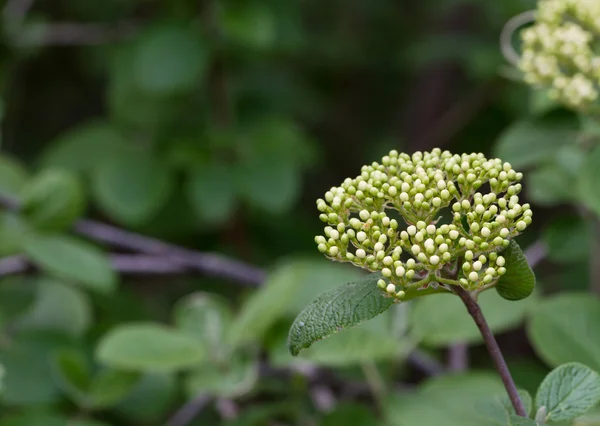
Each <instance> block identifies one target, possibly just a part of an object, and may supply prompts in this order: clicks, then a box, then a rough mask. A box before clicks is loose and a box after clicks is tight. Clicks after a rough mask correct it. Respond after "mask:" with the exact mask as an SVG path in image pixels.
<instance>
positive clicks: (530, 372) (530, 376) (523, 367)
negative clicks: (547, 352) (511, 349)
mask: <svg viewBox="0 0 600 426" xmlns="http://www.w3.org/2000/svg"><path fill="white" fill-rule="evenodd" d="M507 363H508V369H509V370H510V373H511V374H512V376H513V379H514V381H515V383H518V384H519V387H521V388H523V389H525V390H527V392H529V393H530V394H534V395H535V393H536V392H537V389H538V387H539V386H540V383H542V380H544V378H545V377H546V375H547V374H548V373H549V371H550V370H549V369H548V367H546V366H545V364H543V363H542V361H541V360H539V359H537V358H532V357H528V358H524V357H520V356H518V357H514V358H510V359H508V360H507Z"/></svg>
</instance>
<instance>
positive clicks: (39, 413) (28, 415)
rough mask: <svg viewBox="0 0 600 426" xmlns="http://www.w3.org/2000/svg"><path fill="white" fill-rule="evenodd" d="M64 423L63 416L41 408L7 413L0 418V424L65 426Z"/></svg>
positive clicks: (65, 422)
mask: <svg viewBox="0 0 600 426" xmlns="http://www.w3.org/2000/svg"><path fill="white" fill-rule="evenodd" d="M66 424H67V419H66V418H65V417H64V416H62V415H59V414H57V413H52V412H49V411H46V410H41V409H31V410H30V409H28V410H24V411H22V412H19V413H11V414H7V415H5V416H2V420H0V426H65V425H66ZM69 426H71V424H69Z"/></svg>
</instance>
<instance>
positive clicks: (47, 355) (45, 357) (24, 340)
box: [0, 332, 72, 406]
mask: <svg viewBox="0 0 600 426" xmlns="http://www.w3.org/2000/svg"><path fill="white" fill-rule="evenodd" d="M68 347H72V344H71V343H70V342H69V341H68V340H67V339H66V338H65V337H64V336H60V335H57V334H54V333H48V332H44V333H41V332H36V333H27V334H19V335H17V336H16V337H15V339H14V340H13V341H12V342H11V345H10V347H9V348H7V349H5V350H3V351H2V352H0V362H1V363H2V364H3V365H4V368H5V369H6V372H7V374H6V377H5V380H4V383H5V391H4V394H3V395H2V402H3V404H7V405H16V406H29V405H41V404H50V403H53V402H56V401H57V400H58V399H59V396H60V392H59V389H58V387H57V386H56V383H55V380H54V376H53V373H52V368H51V359H52V354H53V353H54V352H55V351H57V350H59V349H61V348H68Z"/></svg>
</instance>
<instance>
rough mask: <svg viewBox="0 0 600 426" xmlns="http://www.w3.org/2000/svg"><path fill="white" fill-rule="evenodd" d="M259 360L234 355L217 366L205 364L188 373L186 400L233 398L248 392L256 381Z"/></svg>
mask: <svg viewBox="0 0 600 426" xmlns="http://www.w3.org/2000/svg"><path fill="white" fill-rule="evenodd" d="M258 363H259V360H258V359H256V358H254V357H249V356H245V355H240V354H236V355H234V356H233V357H232V358H229V359H222V360H221V363H219V365H214V364H211V363H205V364H202V365H201V366H199V367H197V368H194V369H193V370H192V371H190V372H189V374H188V376H187V378H186V381H185V389H186V393H187V396H188V398H194V397H195V396H198V395H199V394H206V395H213V396H218V397H224V398H233V397H237V396H240V395H243V394H245V393H247V392H249V391H250V390H251V389H252V388H253V387H254V385H255V383H256V380H257V379H258Z"/></svg>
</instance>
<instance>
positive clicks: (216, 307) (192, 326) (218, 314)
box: [175, 293, 233, 360]
mask: <svg viewBox="0 0 600 426" xmlns="http://www.w3.org/2000/svg"><path fill="white" fill-rule="evenodd" d="M232 317H233V315H232V313H231V308H230V307H229V306H228V304H227V302H226V301H225V300H222V299H221V298H220V297H218V296H215V295H211V294H208V293H192V294H190V295H188V296H186V297H185V298H183V299H181V300H180V301H179V302H178V303H177V305H176V306H175V324H176V325H177V327H178V328H179V329H181V330H183V331H185V332H187V333H188V334H189V335H190V336H194V337H195V338H196V339H198V341H200V342H201V343H202V345H203V346H204V347H206V348H207V349H208V351H209V352H210V355H211V358H213V359H215V360H219V359H221V358H223V357H225V356H228V354H227V349H228V348H227V347H226V344H225V342H226V334H227V333H228V332H229V328H230V326H231V322H232V320H233V318H232Z"/></svg>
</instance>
